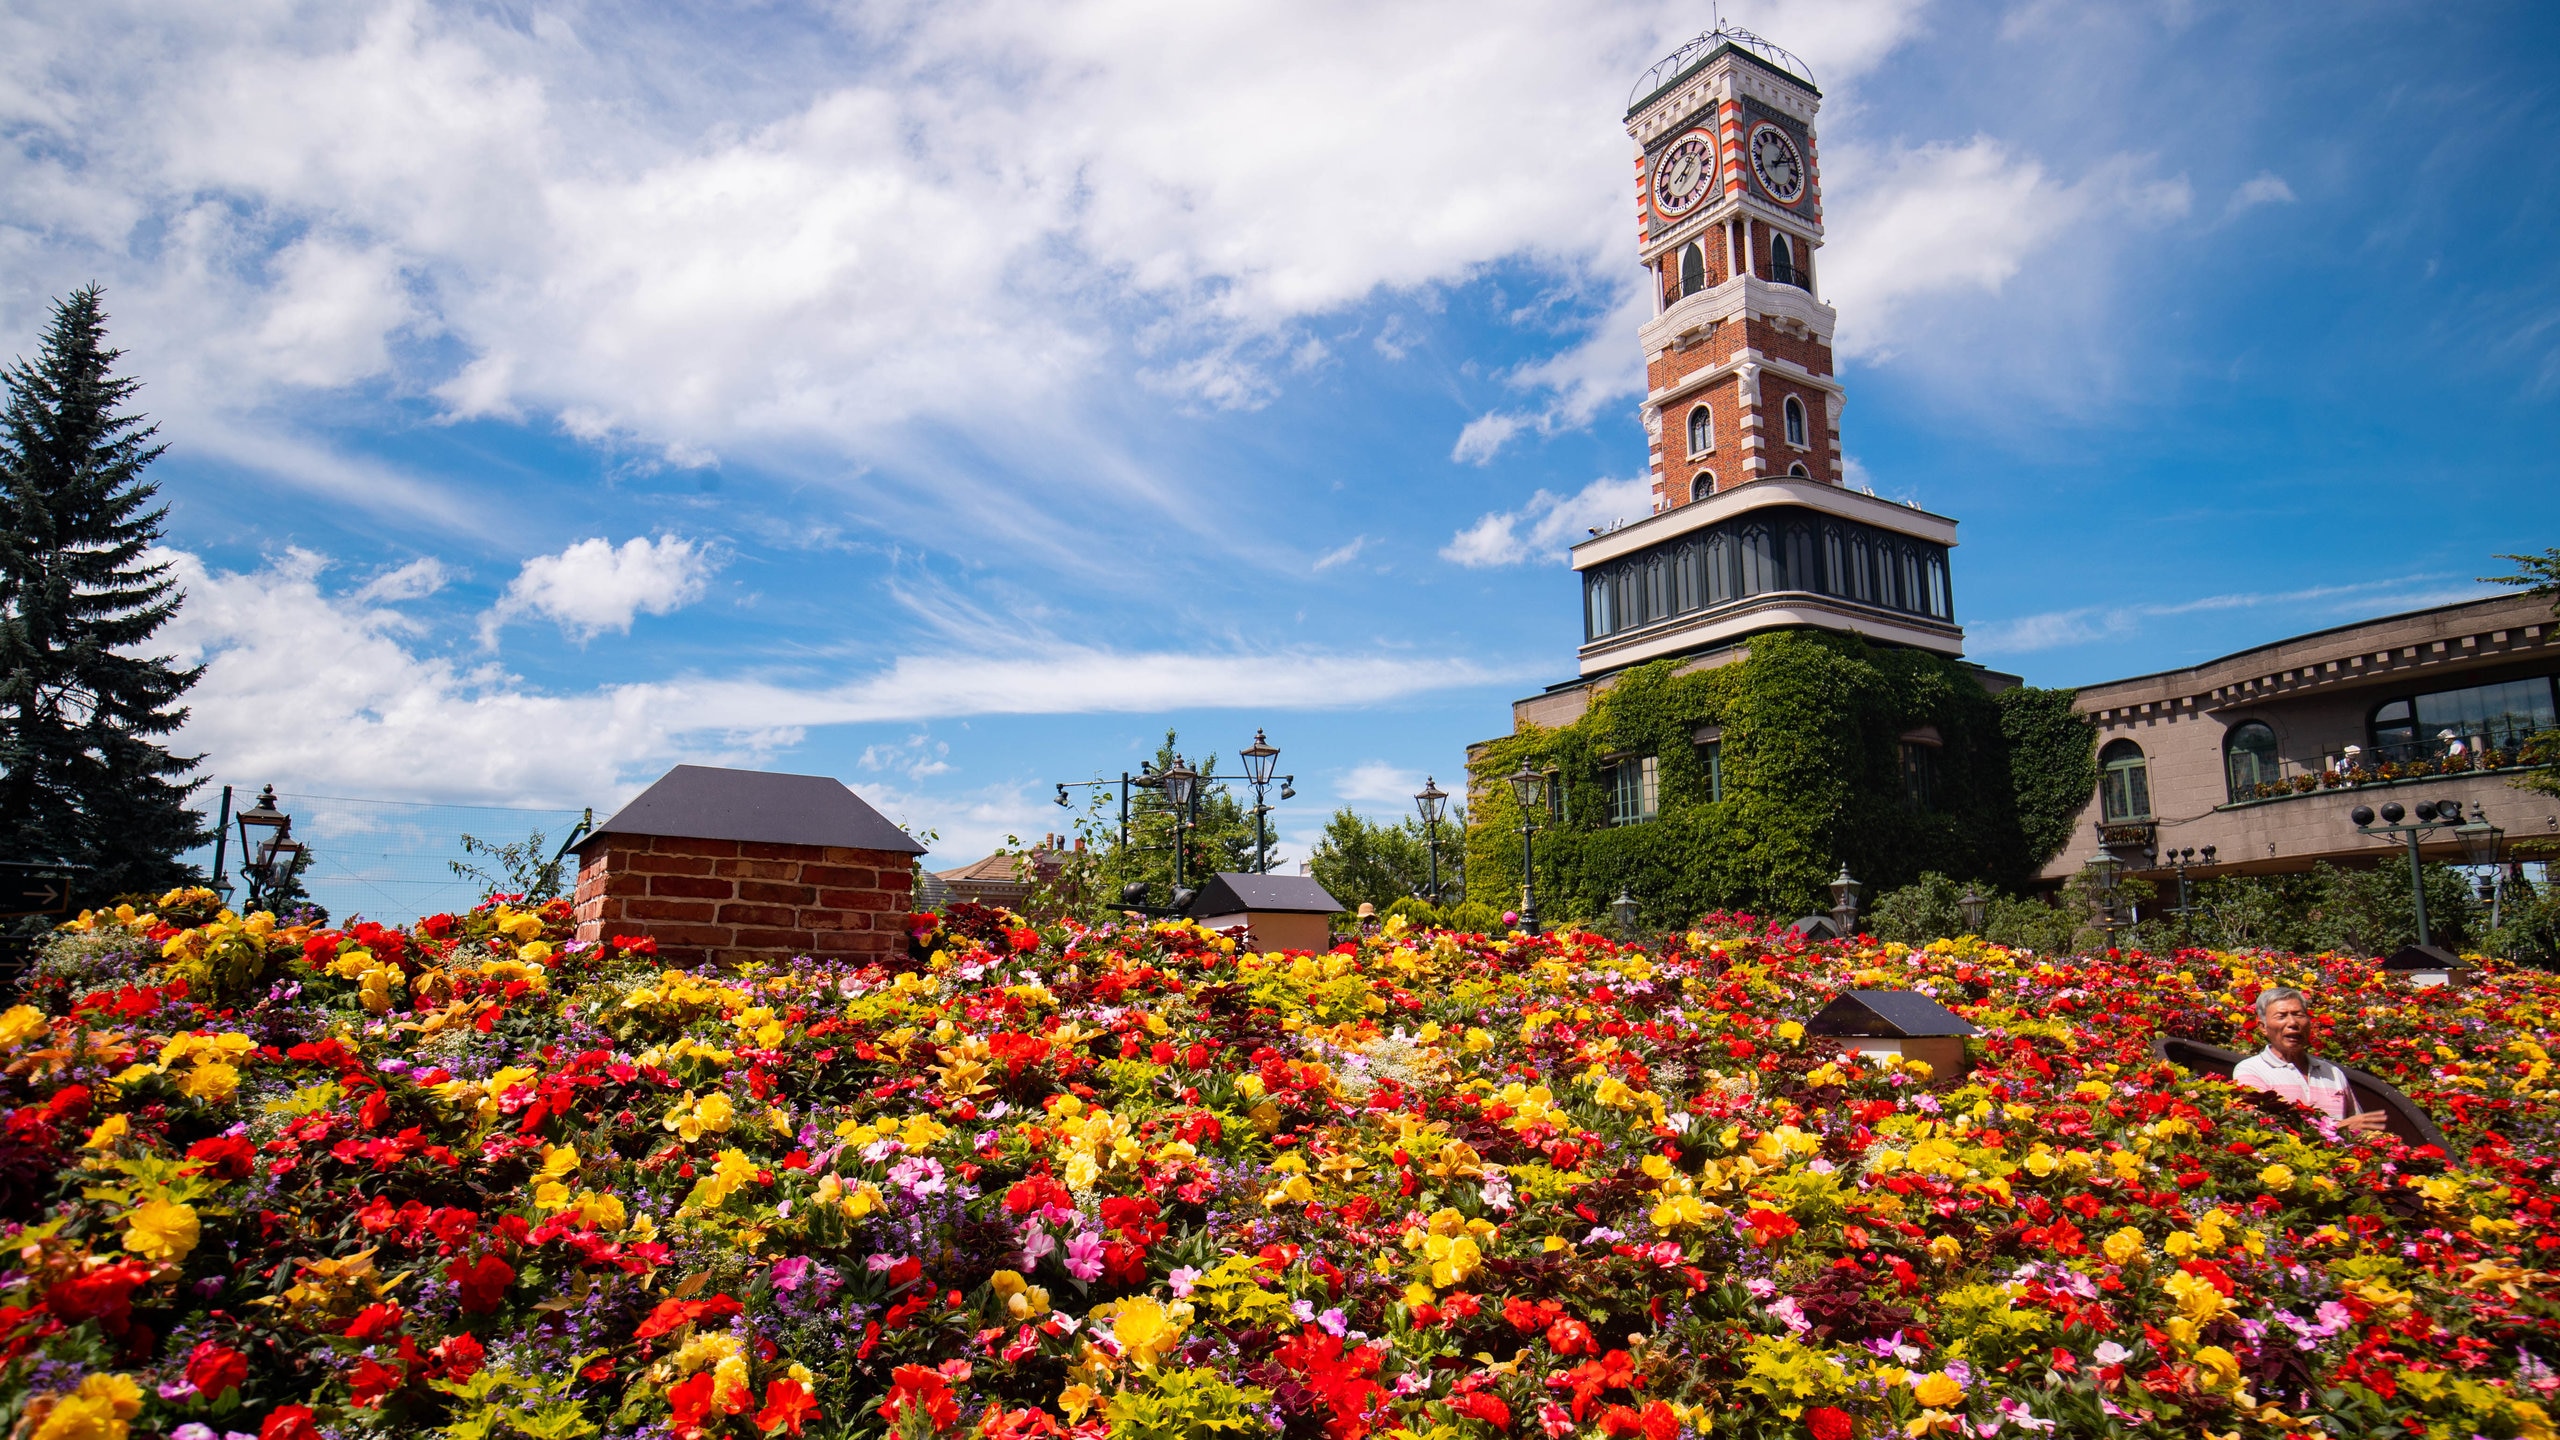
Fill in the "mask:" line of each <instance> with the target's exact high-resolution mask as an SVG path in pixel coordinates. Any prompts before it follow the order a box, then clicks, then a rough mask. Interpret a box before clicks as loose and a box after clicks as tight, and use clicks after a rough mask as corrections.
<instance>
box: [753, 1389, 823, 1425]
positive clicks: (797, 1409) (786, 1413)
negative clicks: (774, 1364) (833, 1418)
mask: <svg viewBox="0 0 2560 1440" xmlns="http://www.w3.org/2000/svg"><path fill="white" fill-rule="evenodd" d="M817 1418H818V1402H817V1401H816V1400H815V1399H814V1398H812V1397H811V1396H810V1394H809V1390H808V1387H806V1386H804V1385H802V1384H801V1383H800V1382H799V1381H797V1380H794V1379H792V1378H791V1377H789V1376H787V1375H786V1376H783V1377H781V1378H779V1379H777V1380H775V1381H774V1382H773V1383H772V1384H769V1385H767V1386H765V1387H764V1408H763V1409H762V1410H759V1411H757V1412H756V1428H757V1429H759V1430H762V1431H764V1432H765V1433H766V1434H771V1433H773V1432H774V1431H776V1430H780V1429H783V1428H785V1427H788V1428H789V1429H790V1431H791V1433H792V1434H794V1435H797V1434H799V1433H800V1427H801V1426H802V1425H803V1424H806V1423H807V1422H809V1421H811V1420H815V1419H817Z"/></svg>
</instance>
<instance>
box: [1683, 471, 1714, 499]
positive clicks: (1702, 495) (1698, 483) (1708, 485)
mask: <svg viewBox="0 0 2560 1440" xmlns="http://www.w3.org/2000/svg"><path fill="white" fill-rule="evenodd" d="M1714 493H1716V476H1715V472H1714V471H1712V470H1701V471H1699V472H1698V475H1697V478H1696V479H1694V480H1691V481H1690V482H1689V498H1690V499H1691V500H1704V499H1706V498H1707V497H1708V496H1710V495H1713V494H1714Z"/></svg>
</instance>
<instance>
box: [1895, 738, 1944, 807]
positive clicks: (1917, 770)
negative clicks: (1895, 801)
mask: <svg viewBox="0 0 2560 1440" xmlns="http://www.w3.org/2000/svg"><path fill="white" fill-rule="evenodd" d="M1902 798H1903V799H1904V800H1905V801H1907V802H1909V804H1910V806H1911V808H1912V809H1914V810H1935V809H1937V808H1938V747H1937V746H1935V745H1931V744H1928V743H1926V742H1925V741H1919V740H1905V741H1903V742H1902Z"/></svg>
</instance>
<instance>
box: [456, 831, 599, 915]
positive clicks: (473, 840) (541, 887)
mask: <svg viewBox="0 0 2560 1440" xmlns="http://www.w3.org/2000/svg"><path fill="white" fill-rule="evenodd" d="M549 842H550V837H548V836H546V835H544V834H543V833H542V832H541V831H539V830H536V831H534V832H533V833H532V834H530V835H528V836H526V837H525V838H524V839H522V840H516V841H510V842H508V843H506V844H500V843H498V842H497V841H494V840H483V839H481V838H480V837H478V836H476V835H465V836H463V837H462V853H463V854H465V855H468V856H470V857H471V859H469V860H447V861H446V862H444V863H445V864H446V865H448V866H450V867H452V870H453V873H454V875H455V876H456V877H457V878H460V879H464V880H471V881H476V882H478V884H479V886H480V896H481V898H482V899H484V900H485V899H487V898H488V897H490V896H492V895H515V896H518V897H520V898H521V899H523V900H524V901H525V902H527V903H528V904H538V903H540V902H542V901H544V900H549V899H551V898H553V897H555V896H557V895H558V894H559V893H560V888H561V882H562V881H563V880H564V879H565V878H566V872H567V869H568V864H569V860H568V855H567V853H566V852H563V853H560V854H557V855H555V854H553V853H552V851H553V848H554V847H553V846H552V845H551V844H550V843H549ZM482 860H485V861H487V862H488V863H487V864H485V865H484V864H479V863H476V862H479V861H482Z"/></svg>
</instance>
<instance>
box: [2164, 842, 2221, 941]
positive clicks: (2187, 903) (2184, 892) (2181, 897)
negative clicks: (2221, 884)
mask: <svg viewBox="0 0 2560 1440" xmlns="http://www.w3.org/2000/svg"><path fill="white" fill-rule="evenodd" d="M2198 853H2202V855H2203V856H2204V860H2203V862H2202V863H2204V864H2207V865H2210V864H2212V863H2213V856H2214V847H2213V846H2211V845H2207V846H2206V847H2204V849H2203V851H2202V852H2198V851H2197V850H2196V848H2195V847H2194V846H2192V845H2190V846H2188V847H2186V848H2185V849H2183V850H2163V851H2161V852H2160V858H2161V859H2163V860H2166V861H2168V862H2169V868H2170V869H2172V870H2175V871H2177V872H2178V907H2177V908H2176V909H2174V910H2172V911H2170V912H2169V913H2170V914H2172V915H2175V916H2177V917H2178V923H2179V924H2180V925H2185V924H2186V923H2187V917H2189V916H2191V915H2193V914H2194V913H2195V908H2196V907H2195V902H2194V900H2193V899H2192V898H2191V896H2190V893H2189V891H2188V889H2187V869H2188V867H2189V866H2192V865H2195V864H2197V863H2198V862H2197V860H2196V856H2197V855H2198Z"/></svg>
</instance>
